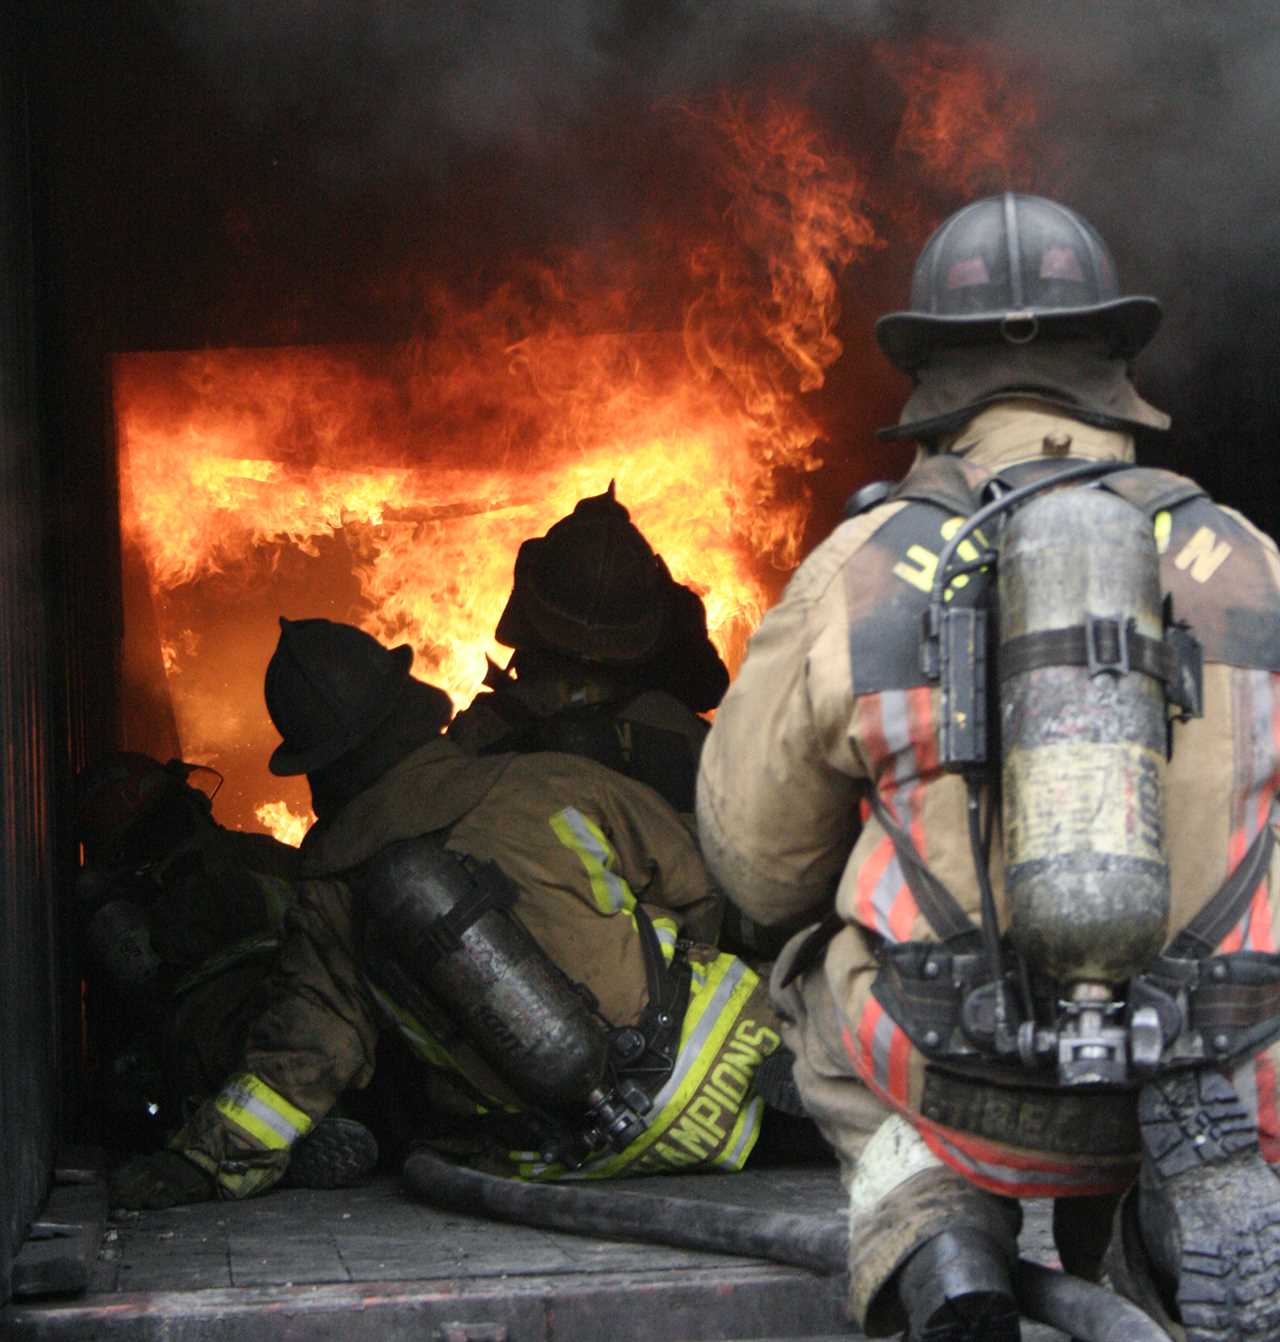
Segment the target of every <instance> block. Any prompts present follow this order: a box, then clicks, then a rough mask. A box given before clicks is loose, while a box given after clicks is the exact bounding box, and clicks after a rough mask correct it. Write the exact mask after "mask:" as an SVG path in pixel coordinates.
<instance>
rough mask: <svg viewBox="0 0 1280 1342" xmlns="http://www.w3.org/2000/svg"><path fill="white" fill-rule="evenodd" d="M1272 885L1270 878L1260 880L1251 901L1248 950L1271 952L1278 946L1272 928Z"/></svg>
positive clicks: (1247, 940)
mask: <svg viewBox="0 0 1280 1342" xmlns="http://www.w3.org/2000/svg"><path fill="white" fill-rule="evenodd" d="M1270 886H1271V882H1270V881H1269V880H1261V881H1259V882H1258V888H1257V889H1256V890H1255V891H1254V892H1253V899H1251V900H1250V901H1249V933H1248V936H1247V937H1246V938H1245V941H1246V949H1247V950H1251V951H1266V952H1268V953H1270V952H1273V951H1274V950H1275V948H1276V943H1275V937H1274V936H1273V935H1272V930H1271V889H1270Z"/></svg>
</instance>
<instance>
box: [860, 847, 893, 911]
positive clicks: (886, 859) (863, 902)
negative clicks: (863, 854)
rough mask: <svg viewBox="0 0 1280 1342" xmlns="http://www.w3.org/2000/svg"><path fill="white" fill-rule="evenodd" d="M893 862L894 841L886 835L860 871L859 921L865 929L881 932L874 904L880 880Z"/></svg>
mask: <svg viewBox="0 0 1280 1342" xmlns="http://www.w3.org/2000/svg"><path fill="white" fill-rule="evenodd" d="M892 861H893V840H892V839H891V838H890V837H889V836H888V835H887V834H886V835H885V836H884V837H883V838H882V839H881V840H880V842H879V843H878V844H876V846H875V848H873V849H872V851H871V856H870V857H868V858H867V860H866V861H865V862H864V863H863V864H862V866H861V867H860V868H859V870H858V903H857V909H858V914H857V916H858V921H859V922H860V923H861V924H862V925H863V926H864V927H869V928H871V930H872V931H873V932H879V931H880V930H881V929H880V928H879V927H878V926H877V924H876V910H875V904H874V902H873V901H874V899H875V893H876V886H877V885H879V884H880V878H881V877H882V876H883V875H884V873H885V869H886V868H887V867H888V865H889V863H890V862H892Z"/></svg>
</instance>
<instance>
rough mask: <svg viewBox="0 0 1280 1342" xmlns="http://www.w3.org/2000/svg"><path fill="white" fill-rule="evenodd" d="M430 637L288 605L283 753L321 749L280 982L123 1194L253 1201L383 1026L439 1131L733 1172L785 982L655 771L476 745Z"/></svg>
mask: <svg viewBox="0 0 1280 1342" xmlns="http://www.w3.org/2000/svg"><path fill="white" fill-rule="evenodd" d="M411 660H412V651H411V650H410V649H409V648H408V647H399V648H394V649H390V650H389V649H387V648H384V647H383V646H382V645H381V644H379V643H378V642H377V641H376V640H374V639H372V638H370V637H369V636H368V635H367V634H364V633H362V632H361V631H359V630H357V629H355V628H353V627H352V626H350V625H343V624H334V623H331V622H330V621H328V620H300V621H290V620H283V619H282V620H281V634H280V641H279V645H278V647H277V649H276V652H275V654H274V656H273V657H272V659H271V663H270V665H269V667H268V669H267V677H266V698H267V706H268V710H269V712H270V714H271V717H272V720H273V721H274V722H275V724H276V726H277V728H278V729H279V730H280V732H281V735H282V737H283V738H284V739H283V742H282V744H281V745H280V747H279V748H278V749H277V750H276V752H275V753H274V754H273V756H272V758H271V768H272V770H273V771H274V772H276V773H279V774H286V775H287V774H294V773H305V774H306V775H307V777H308V780H309V782H310V785H311V793H312V798H313V804H314V807H315V811H316V814H317V817H318V820H317V823H316V825H315V827H314V828H313V829H312V830H311V832H310V833H309V834H308V836H307V838H306V841H305V842H304V845H303V849H302V862H303V875H304V877H305V879H304V880H302V881H301V882H300V884H299V887H298V896H297V900H296V903H295V905H294V908H293V910H292V911H291V913H290V917H289V922H288V927H287V936H286V940H285V944H284V946H283V948H282V951H281V956H280V960H279V967H278V970H277V973H276V975H275V977H274V978H273V981H272V984H271V1001H270V1003H269V1005H268V1006H267V1008H266V1010H265V1011H264V1012H263V1014H262V1015H261V1016H260V1017H259V1018H258V1020H257V1021H256V1022H255V1023H254V1025H253V1026H252V1028H251V1029H250V1032H249V1040H248V1046H247V1049H246V1051H245V1057H244V1064H243V1068H242V1069H241V1070H240V1071H239V1072H238V1073H237V1074H236V1075H235V1076H233V1077H232V1078H231V1079H230V1080H229V1081H228V1082H227V1083H226V1084H225V1085H224V1086H223V1087H222V1089H221V1090H220V1092H219V1093H218V1095H217V1096H216V1097H214V1098H213V1099H212V1100H210V1101H209V1102H207V1103H206V1104H205V1105H203V1106H202V1107H201V1108H200V1110H199V1111H197V1113H196V1114H195V1115H194V1116H193V1117H192V1119H191V1120H190V1121H189V1122H188V1123H187V1124H186V1125H185V1126H184V1127H183V1129H182V1130H181V1131H180V1132H179V1133H177V1135H176V1136H175V1137H174V1138H173V1139H172V1140H171V1141H170V1143H169V1149H168V1150H167V1151H166V1152H164V1153H161V1154H160V1155H158V1156H154V1157H149V1158H146V1159H145V1160H142V1161H139V1162H134V1163H133V1165H132V1166H131V1167H129V1166H127V1167H126V1168H125V1170H124V1171H123V1172H122V1174H121V1176H120V1177H119V1178H118V1179H117V1181H116V1189H115V1192H116V1196H117V1200H123V1201H124V1202H125V1203H126V1204H128V1203H129V1202H131V1201H132V1202H134V1203H139V1202H141V1203H142V1204H143V1205H152V1206H154V1205H160V1204H161V1203H162V1202H166V1201H167V1202H168V1203H176V1202H184V1201H194V1200H199V1199H203V1198H208V1197H212V1196H221V1197H229V1198H240V1197H245V1196H249V1195H251V1194H254V1193H259V1192H262V1191H264V1190H266V1189H268V1188H270V1187H271V1186H272V1185H273V1184H274V1183H275V1182H276V1181H277V1180H278V1179H279V1178H280V1177H281V1174H282V1173H283V1172H284V1170H285V1169H286V1167H287V1164H288V1160H289V1151H290V1148H291V1147H292V1146H293V1144H294V1143H295V1142H297V1141H298V1140H299V1139H301V1138H303V1137H305V1135H306V1134H307V1133H308V1131H309V1130H310V1129H311V1127H312V1125H313V1124H314V1123H316V1122H317V1121H318V1120H319V1119H321V1118H322V1117H323V1116H324V1115H325V1113H326V1112H328V1110H329V1108H330V1106H331V1105H332V1104H333V1102H334V1100H335V1098H336V1097H337V1096H338V1094H339V1093H340V1092H341V1091H342V1090H343V1089H345V1088H346V1087H348V1086H351V1087H362V1086H364V1085H365V1084H366V1083H367V1082H368V1081H369V1080H370V1078H371V1076H372V1073H373V1067H374V1054H375V1045H376V1043H377V1040H378V1035H379V1031H380V1030H383V1029H390V1030H394V1031H395V1032H396V1033H397V1034H398V1036H399V1037H400V1038H401V1039H402V1040H404V1041H405V1042H406V1043H407V1045H408V1046H409V1048H410V1049H412V1051H413V1053H414V1054H415V1056H416V1059H417V1061H418V1063H419V1070H418V1073H417V1076H416V1078H415V1080H416V1088H417V1090H418V1093H419V1097H420V1099H421V1101H422V1103H423V1113H422V1115H421V1122H422V1124H423V1129H422V1131H423V1135H424V1136H429V1137H430V1138H431V1140H433V1142H434V1143H435V1144H437V1145H438V1146H440V1147H441V1148H443V1149H446V1150H448V1151H450V1152H451V1153H453V1154H455V1155H457V1156H458V1157H460V1158H463V1159H468V1160H471V1161H473V1162H474V1163H476V1164H477V1165H479V1166H481V1167H483V1168H487V1169H492V1170H498V1171H501V1172H505V1173H510V1174H516V1175H520V1176H523V1177H526V1178H555V1177H559V1176H562V1175H573V1176H576V1177H582V1178H599V1177H609V1176H613V1175H624V1174H627V1175H629V1174H641V1173H650V1172H656V1171H664V1172H670V1171H672V1170H676V1169H685V1168H715V1169H723V1170H736V1169H739V1168H741V1166H742V1164H743V1162H744V1161H745V1160H746V1158H747V1156H748V1155H749V1154H750V1152H751V1150H752V1148H753V1146H754V1144H755V1142H756V1139H757V1136H758V1133H759V1127H760V1119H761V1110H762V1108H763V1105H762V1102H761V1100H760V1099H759V1097H758V1096H757V1095H755V1093H754V1086H753V1078H754V1073H755V1071H756V1069H757V1067H758V1066H759V1064H760V1062H761V1061H762V1059H763V1058H764V1057H766V1056H768V1055H769V1054H771V1053H772V1052H773V1051H774V1050H775V1049H776V1047H777V1045H778V1034H777V1030H776V1025H777V1019H776V1016H775V1014H774V1012H773V1010H772V1008H771V1007H770V1005H769V1003H768V999H767V991H766V985H764V984H763V983H761V982H760V981H759V979H758V978H757V976H756V974H755V973H754V972H753V971H752V970H751V969H750V968H749V967H748V966H747V965H746V964H745V963H744V962H742V961H741V960H739V959H737V958H736V957H734V956H731V955H727V954H723V953H720V952H717V951H716V950H715V949H714V948H713V947H712V946H711V945H710V943H711V942H712V941H713V940H714V938H715V934H716V929H717V923H718V917H719V914H718V907H719V906H718V900H717V898H716V896H715V894H714V893H713V891H712V888H711V886H710V884H709V882H708V879H707V875H706V871H705V869H704V867H703V865H702V862H701V859H700V857H699V856H698V852H697V849H696V847H695V845H694V843H693V840H692V838H691V837H690V835H689V832H688V830H687V828H686V827H685V826H684V825H683V824H682V823H681V822H680V820H679V818H678V817H677V816H676V814H675V813H674V812H673V811H672V810H671V809H670V808H669V807H668V806H667V805H666V803H665V802H663V801H662V799H661V798H660V797H658V796H657V794H656V793H654V792H653V791H652V790H651V789H649V788H647V787H644V786H642V785H640V784H638V783H634V782H632V781H631V780H629V779H627V778H624V777H621V776H619V775H618V774H616V773H614V772H612V771H610V770H608V769H605V768H602V767H601V766H599V765H597V764H595V763H593V762H592V761H590V760H586V759H581V758H576V757H572V756H568V755H563V754H555V753H542V754H530V755H516V754H503V755H494V756H487V757H481V758H476V757H472V756H468V755H466V754H464V753H463V752H462V751H461V750H460V749H459V748H458V746H457V745H456V744H455V743H454V742H452V741H451V740H449V739H448V738H447V737H444V736H442V735H441V731H442V728H443V727H444V725H445V722H446V721H447V717H448V699H447V696H445V695H444V694H443V692H442V691H440V690H437V689H434V688H433V687H431V686H428V685H425V684H423V683H421V682H419V681H417V680H414V679H413V678H411V677H410V675H409V665H410V662H411Z"/></svg>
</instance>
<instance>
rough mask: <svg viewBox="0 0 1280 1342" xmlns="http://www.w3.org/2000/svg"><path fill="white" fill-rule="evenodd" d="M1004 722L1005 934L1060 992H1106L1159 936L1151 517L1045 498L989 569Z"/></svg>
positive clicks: (1095, 503)
mask: <svg viewBox="0 0 1280 1342" xmlns="http://www.w3.org/2000/svg"><path fill="white" fill-rule="evenodd" d="M999 603H1000V648H999V652H998V655H997V665H998V667H999V674H1000V681H1001V683H1000V722H1001V749H1002V756H1003V772H1002V786H1003V815H1004V844H1005V863H1006V897H1007V901H1008V907H1009V922H1010V934H1011V936H1012V939H1013V942H1014V945H1015V946H1016V947H1017V949H1018V951H1019V952H1020V953H1021V955H1022V956H1023V957H1024V958H1025V960H1026V961H1027V963H1028V964H1030V965H1031V966H1032V967H1033V968H1035V969H1037V970H1039V971H1040V972H1041V973H1044V974H1047V975H1049V976H1051V977H1052V978H1054V979H1057V980H1059V981H1060V982H1067V983H1070V982H1080V981H1088V982H1094V983H1106V984H1115V983H1120V982H1122V981H1124V980H1125V979H1128V978H1130V977H1132V976H1133V975H1135V974H1138V973H1141V972H1142V971H1143V970H1145V969H1147V968H1148V967H1149V965H1150V963H1151V961H1152V959H1153V958H1154V957H1155V956H1156V955H1157V954H1158V953H1159V951H1160V950H1161V948H1162V947H1163V945H1164V943H1165V939H1166V934H1167V928H1168V921H1169V867H1168V859H1167V856H1166V852H1165V838H1164V772H1165V751H1166V740H1167V737H1166V733H1167V730H1168V727H1167V711H1166V704H1165V693H1164V685H1163V682H1162V681H1161V680H1160V679H1158V678H1157V676H1155V675H1153V674H1150V673H1149V671H1147V670H1143V669H1140V666H1139V665H1135V661H1136V662H1137V663H1139V664H1140V663H1142V662H1143V660H1144V659H1143V657H1142V656H1141V655H1137V656H1136V657H1135V650H1137V651H1138V652H1139V653H1141V651H1142V649H1141V648H1140V644H1142V643H1144V642H1145V641H1146V640H1151V641H1152V645H1154V646H1157V647H1158V646H1159V644H1160V640H1161V639H1162V637H1163V615H1162V605H1161V593H1160V565H1159V557H1158V555H1157V553H1156V547H1155V541H1154V539H1153V537H1152V534H1151V525H1150V522H1149V521H1148V519H1147V518H1146V516H1145V515H1144V514H1142V513H1140V512H1139V511H1138V510H1137V509H1136V508H1134V507H1132V506H1131V505H1130V504H1128V503H1126V502H1125V501H1124V500H1123V499H1121V498H1119V497H1117V496H1116V495H1114V494H1109V493H1107V492H1105V491H1103V490H1100V489H1093V488H1070V489H1059V490H1057V491H1055V492H1052V493H1048V494H1043V495H1040V496H1039V497H1037V498H1035V499H1033V500H1032V501H1031V502H1029V503H1027V504H1025V505H1024V506H1023V507H1022V508H1020V509H1019V510H1018V511H1017V512H1015V513H1014V514H1013V516H1012V518H1011V519H1010V520H1009V522H1008V524H1007V526H1006V528H1005V534H1004V538H1003V540H1002V543H1001V546H1000V561H999Z"/></svg>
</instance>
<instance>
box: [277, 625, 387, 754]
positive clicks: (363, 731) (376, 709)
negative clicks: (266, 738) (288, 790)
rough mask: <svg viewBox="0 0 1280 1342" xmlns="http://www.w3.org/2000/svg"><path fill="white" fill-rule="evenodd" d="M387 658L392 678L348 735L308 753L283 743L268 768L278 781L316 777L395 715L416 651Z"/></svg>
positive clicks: (352, 725)
mask: <svg viewBox="0 0 1280 1342" xmlns="http://www.w3.org/2000/svg"><path fill="white" fill-rule="evenodd" d="M388 655H389V656H390V658H391V660H392V668H391V674H390V675H389V676H388V677H387V682H386V684H385V685H384V686H383V687H382V688H381V690H380V691H379V693H378V696H377V699H376V700H374V701H373V702H372V703H370V705H369V707H368V708H367V709H366V711H365V712H364V713H363V714H361V716H360V717H359V719H357V720H356V721H355V722H353V723H351V724H350V725H349V726H348V728H347V730H346V731H345V732H343V733H341V734H340V735H338V736H334V737H331V738H330V739H329V740H327V741H323V742H321V743H320V744H319V745H316V746H312V747H311V748H310V749H308V750H290V749H288V748H287V746H286V743H285V742H283V741H282V742H281V743H280V744H279V745H278V746H277V747H276V748H275V750H273V751H272V752H271V758H270V759H269V760H268V761H267V768H268V769H270V770H271V772H272V773H273V774H275V775H276V776H277V777H278V778H289V777H292V776H293V775H295V774H309V773H314V772H315V771H316V770H317V769H323V768H325V767H326V766H327V765H330V764H332V763H333V762H334V761H335V760H339V759H341V758H342V757H343V755H345V754H346V753H347V751H348V750H353V749H355V747H356V746H358V745H359V744H360V742H361V741H363V740H364V738H365V737H366V736H368V735H369V733H370V732H371V731H373V729H374V728H375V727H378V726H381V724H382V723H383V722H385V721H386V720H387V718H389V717H390V716H391V714H392V713H393V712H394V711H395V707H396V701H397V699H398V698H399V691H400V688H401V687H402V686H403V685H404V683H405V682H406V681H407V680H408V679H409V667H410V666H411V665H412V664H413V649H412V648H411V647H410V646H409V645H408V644H407V643H402V644H401V645H400V646H399V647H398V648H391V649H390V650H389V653H388Z"/></svg>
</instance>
